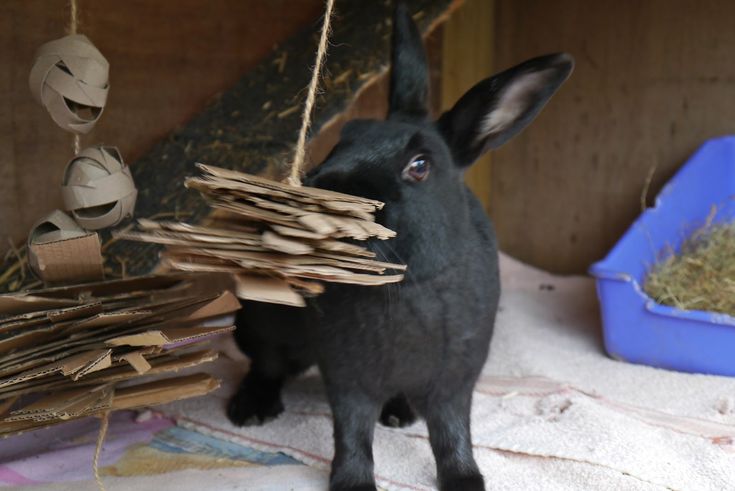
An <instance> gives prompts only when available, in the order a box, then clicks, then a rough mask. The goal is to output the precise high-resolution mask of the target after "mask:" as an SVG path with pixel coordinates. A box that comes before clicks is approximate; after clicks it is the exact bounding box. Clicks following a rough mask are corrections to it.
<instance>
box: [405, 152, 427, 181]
mask: <svg viewBox="0 0 735 491" xmlns="http://www.w3.org/2000/svg"><path fill="white" fill-rule="evenodd" d="M428 175H429V160H428V159H427V158H426V157H424V156H423V155H417V156H415V157H414V158H412V159H411V162H410V163H409V164H408V165H407V166H406V167H404V169H403V172H402V173H401V177H402V178H403V180H405V181H412V182H419V181H423V180H424V179H426V176H428Z"/></svg>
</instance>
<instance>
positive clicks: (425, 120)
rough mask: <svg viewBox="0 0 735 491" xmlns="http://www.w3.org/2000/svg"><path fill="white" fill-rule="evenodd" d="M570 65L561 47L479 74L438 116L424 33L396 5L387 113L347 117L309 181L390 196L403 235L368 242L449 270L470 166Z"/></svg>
mask: <svg viewBox="0 0 735 491" xmlns="http://www.w3.org/2000/svg"><path fill="white" fill-rule="evenodd" d="M573 66H574V61H573V59H572V57H571V56H570V55H568V54H564V53H562V54H552V55H546V56H541V57H538V58H533V59H531V60H528V61H526V62H524V63H521V64H520V65H517V66H515V67H512V68H510V69H508V70H505V71H504V72H501V73H499V74H497V75H495V76H493V77H490V78H488V79H485V80H483V81H481V82H479V83H478V84H477V85H475V86H474V87H472V88H471V89H470V90H469V91H468V92H467V93H465V94H464V96H462V98H460V99H459V101H458V102H457V103H456V104H455V105H454V107H453V108H452V109H450V110H449V111H447V112H445V113H444V114H442V115H441V117H440V118H439V119H438V120H437V121H432V120H431V119H430V118H429V111H428V100H427V98H428V92H429V77H428V69H427V62H426V54H425V52H424V47H423V44H422V41H421V36H420V34H419V31H418V29H417V27H416V25H415V24H414V22H413V20H412V19H411V17H410V14H409V13H408V11H407V9H406V8H405V7H404V6H402V5H400V4H399V6H398V7H397V8H396V12H395V17H394V21H393V45H392V70H391V78H390V96H389V97H390V100H389V110H388V117H387V119H386V120H384V121H379V120H353V121H350V122H348V123H347V124H346V125H345V127H344V129H343V130H342V134H341V138H340V141H339V143H338V144H337V145H336V146H335V148H334V149H333V150H332V152H331V153H330V155H329V156H328V157H327V159H326V160H325V161H324V163H323V164H321V165H320V166H319V167H317V168H315V169H314V170H313V171H312V172H311V173H310V174H309V175H308V176H307V179H306V184H307V185H310V186H315V187H320V188H325V189H331V190H335V191H341V192H346V193H350V194H354V195H358V196H364V197H368V198H373V199H377V200H380V201H383V202H385V208H384V209H383V210H382V211H381V212H380V213H379V215H378V217H377V219H378V221H379V222H380V223H382V224H383V225H385V226H387V227H389V228H391V229H393V230H395V231H397V232H398V237H397V238H396V239H392V240H390V241H388V243H387V244H386V249H383V248H381V247H380V244H374V245H371V246H372V247H374V248H376V249H377V250H379V251H380V252H382V253H383V254H382V255H384V256H389V259H392V260H399V261H403V262H405V263H406V264H408V265H409V274H411V275H412V276H414V277H416V276H424V275H427V274H431V272H432V271H437V270H440V269H443V266H445V265H446V264H448V263H447V261H449V260H450V259H451V257H452V255H453V253H454V252H455V250H456V244H457V242H458V241H462V240H463V235H464V232H465V231H466V230H467V229H466V227H471V226H472V223H471V220H472V219H471V217H470V216H469V215H470V207H469V202H468V200H469V199H472V198H470V197H469V196H468V192H467V191H466V187H465V185H464V183H463V174H464V171H465V169H467V168H468V167H469V166H470V165H472V163H473V162H474V161H475V160H477V158H478V157H480V156H481V155H482V154H483V153H485V152H486V151H488V150H490V149H494V148H497V147H499V146H500V145H502V144H503V143H505V142H506V141H508V140H509V139H511V138H512V137H513V136H515V135H516V134H518V133H519V132H520V131H521V130H522V129H523V128H524V127H525V126H526V125H528V124H529V123H530V122H531V121H532V120H533V119H534V118H535V117H536V115H537V114H538V113H539V111H541V109H542V108H543V106H544V105H545V104H546V102H548V100H549V98H550V97H551V96H552V95H553V94H554V92H555V91H556V90H557V89H558V88H559V86H560V85H561V84H562V83H563V82H564V81H565V80H566V79H567V77H568V76H569V74H570V73H571V71H572V68H573ZM388 251H390V252H388ZM391 256H392V257H391Z"/></svg>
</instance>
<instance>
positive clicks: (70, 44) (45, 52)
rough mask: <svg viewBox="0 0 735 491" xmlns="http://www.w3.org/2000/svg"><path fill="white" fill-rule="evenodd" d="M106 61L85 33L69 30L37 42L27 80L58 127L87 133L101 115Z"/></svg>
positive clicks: (105, 87)
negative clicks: (68, 34) (49, 40)
mask: <svg viewBox="0 0 735 491" xmlns="http://www.w3.org/2000/svg"><path fill="white" fill-rule="evenodd" d="M109 71H110V65H109V63H108V62H107V60H106V59H105V57H104V56H102V53H100V52H99V50H98V49H97V48H95V47H94V45H93V44H92V42H91V41H90V40H89V39H87V37H86V36H84V35H81V34H73V35H70V36H66V37H63V38H61V39H57V40H54V41H51V42H48V43H46V44H44V45H43V46H41V47H40V48H39V49H38V52H37V53H36V58H35V61H34V63H33V68H32V69H31V74H30V77H29V79H28V84H29V86H30V89H31V93H32V94H33V96H34V98H35V99H36V100H37V101H38V102H40V103H41V104H42V105H43V106H44V107H45V108H46V110H47V111H48V112H49V114H50V115H51V118H52V119H53V120H54V121H55V122H56V124H58V125H59V126H60V127H61V128H63V129H65V130H67V131H71V132H74V133H89V131H90V130H91V129H92V128H93V127H94V125H95V123H96V122H97V120H98V119H99V118H100V116H101V115H102V110H103V109H104V107H105V104H106V103H107V92H108V91H109V83H108V78H109Z"/></svg>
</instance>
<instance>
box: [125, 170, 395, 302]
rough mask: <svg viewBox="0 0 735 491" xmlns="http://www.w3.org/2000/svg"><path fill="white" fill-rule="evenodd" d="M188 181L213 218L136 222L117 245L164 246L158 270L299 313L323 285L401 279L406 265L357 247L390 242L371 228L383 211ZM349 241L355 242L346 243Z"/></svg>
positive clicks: (367, 204)
mask: <svg viewBox="0 0 735 491" xmlns="http://www.w3.org/2000/svg"><path fill="white" fill-rule="evenodd" d="M197 167H198V169H199V170H200V171H201V174H200V175H199V176H197V177H191V178H189V179H187V180H186V186H187V187H188V188H191V189H195V190H197V191H199V192H200V193H201V194H202V196H203V197H204V199H205V200H206V201H207V202H208V203H209V205H210V206H212V207H213V208H214V209H215V210H216V212H215V213H214V214H213V216H212V218H211V219H209V220H208V221H207V222H206V223H205V224H202V225H192V224H187V223H182V222H161V221H152V220H139V221H138V228H137V229H136V230H128V231H124V232H122V233H120V234H118V238H122V239H128V240H137V241H143V242H152V243H157V244H164V245H166V246H167V249H166V251H165V252H164V253H163V254H162V262H163V265H164V266H166V267H169V268H171V269H174V270H182V271H189V272H193V271H199V272H201V271H207V272H225V273H231V274H234V275H235V277H236V279H237V295H238V296H239V297H240V298H244V299H249V300H258V301H265V302H274V303H282V304H287V305H296V306H303V305H304V299H303V296H304V295H316V294H319V293H321V292H322V291H323V288H324V287H323V284H322V283H321V282H334V283H350V284H357V285H365V286H374V285H383V284H387V283H394V282H398V281H401V280H402V279H403V271H404V270H405V269H406V267H405V266H404V265H401V264H395V263H390V262H385V261H381V260H379V259H378V258H376V254H375V252H373V251H371V250H369V249H368V248H366V247H364V246H362V245H359V243H358V242H356V241H364V240H367V239H370V238H377V239H382V240H385V239H389V238H391V237H394V236H395V232H393V231H392V230H389V229H387V228H385V227H383V226H382V225H380V224H378V223H376V222H375V216H374V213H375V212H376V211H377V210H380V209H381V208H382V207H383V203H381V202H379V201H375V200H371V199H366V198H361V197H357V196H351V195H347V194H342V193H336V192H333V191H328V190H323V189H317V188H310V187H306V186H293V185H290V184H283V183H280V182H277V181H272V180H269V179H265V178H262V177H258V176H253V175H250V174H244V173H241V172H236V171H232V170H227V169H222V168H218V167H214V166H210V165H203V164H198V165H197ZM345 239H354V240H349V241H348V240H345Z"/></svg>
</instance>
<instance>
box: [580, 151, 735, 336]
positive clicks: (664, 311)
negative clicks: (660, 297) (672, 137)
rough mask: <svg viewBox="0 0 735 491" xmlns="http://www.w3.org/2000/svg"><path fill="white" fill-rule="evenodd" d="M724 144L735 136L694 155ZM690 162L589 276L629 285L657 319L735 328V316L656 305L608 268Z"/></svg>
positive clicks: (625, 276) (633, 283)
mask: <svg viewBox="0 0 735 491" xmlns="http://www.w3.org/2000/svg"><path fill="white" fill-rule="evenodd" d="M723 140H730V141H734V140H735V136H725V137H720V138H713V139H710V140H707V141H706V142H705V143H704V144H703V145H702V146H700V147H699V149H698V150H697V151H696V152H695V155H696V154H697V153H699V152H700V151H701V150H702V149H703V148H704V147H706V146H708V145H712V144H717V142H718V141H723ZM688 162H689V160H687V162H685V163H684V165H682V166H681V168H680V169H679V170H678V171H677V172H676V173H675V174H674V176H672V177H671V179H669V181H668V182H667V183H666V185H664V187H663V188H662V189H661V191H660V192H659V193H658V194H657V195H656V198H655V200H654V204H653V206H651V207H649V208H646V210H645V211H643V213H641V214H640V215H639V216H638V218H636V220H635V221H634V222H633V223H632V224H631V225H630V226H629V227H628V229H627V230H626V231H625V233H624V234H623V235H622V236H621V237H620V239H618V241H617V242H616V243H615V245H614V246H613V248H612V249H611V250H610V251H609V252H608V254H607V255H606V256H605V258H604V259H602V260H600V261H597V262H595V263H593V264H592V265H591V266H590V268H589V270H588V272H589V274H590V275H591V276H593V277H595V279H596V280H597V281H598V282H599V281H600V280H607V281H622V282H625V283H629V284H630V286H631V287H632V288H633V289H634V290H635V292H636V294H637V295H638V296H639V297H640V298H641V301H642V302H643V304H644V306H645V308H646V310H648V311H649V312H650V313H652V314H655V315H660V316H664V317H673V318H676V319H679V320H690V321H694V322H703V323H707V324H719V325H726V326H734V327H735V316H731V315H728V314H723V313H720V312H712V311H707V310H684V309H679V308H676V307H671V306H668V305H663V304H660V303H658V302H656V301H655V300H654V299H652V298H651V297H650V296H648V294H646V292H645V291H644V290H643V288H641V285H640V284H639V283H638V281H637V280H636V279H635V278H634V277H633V276H632V275H631V274H628V273H626V272H624V271H617V270H614V269H612V268H610V267H609V266H608V265H607V264H608V262H609V258H610V256H612V254H613V253H614V252H615V251H616V249H618V248H619V247H621V243H623V242H624V241H625V238H626V237H627V236H628V235H629V234H632V233H634V229H635V227H636V226H637V225H639V223H640V222H642V221H643V220H644V219H645V218H646V217H647V216H648V215H650V214H655V213H657V212H658V210H659V208H660V206H661V204H662V198H663V197H664V196H665V195H666V194H668V192H669V188H670V186H671V185H672V183H674V182H675V181H676V180H677V178H679V176H680V174H682V173H683V172H684V170H685V168H686V167H687V164H688Z"/></svg>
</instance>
